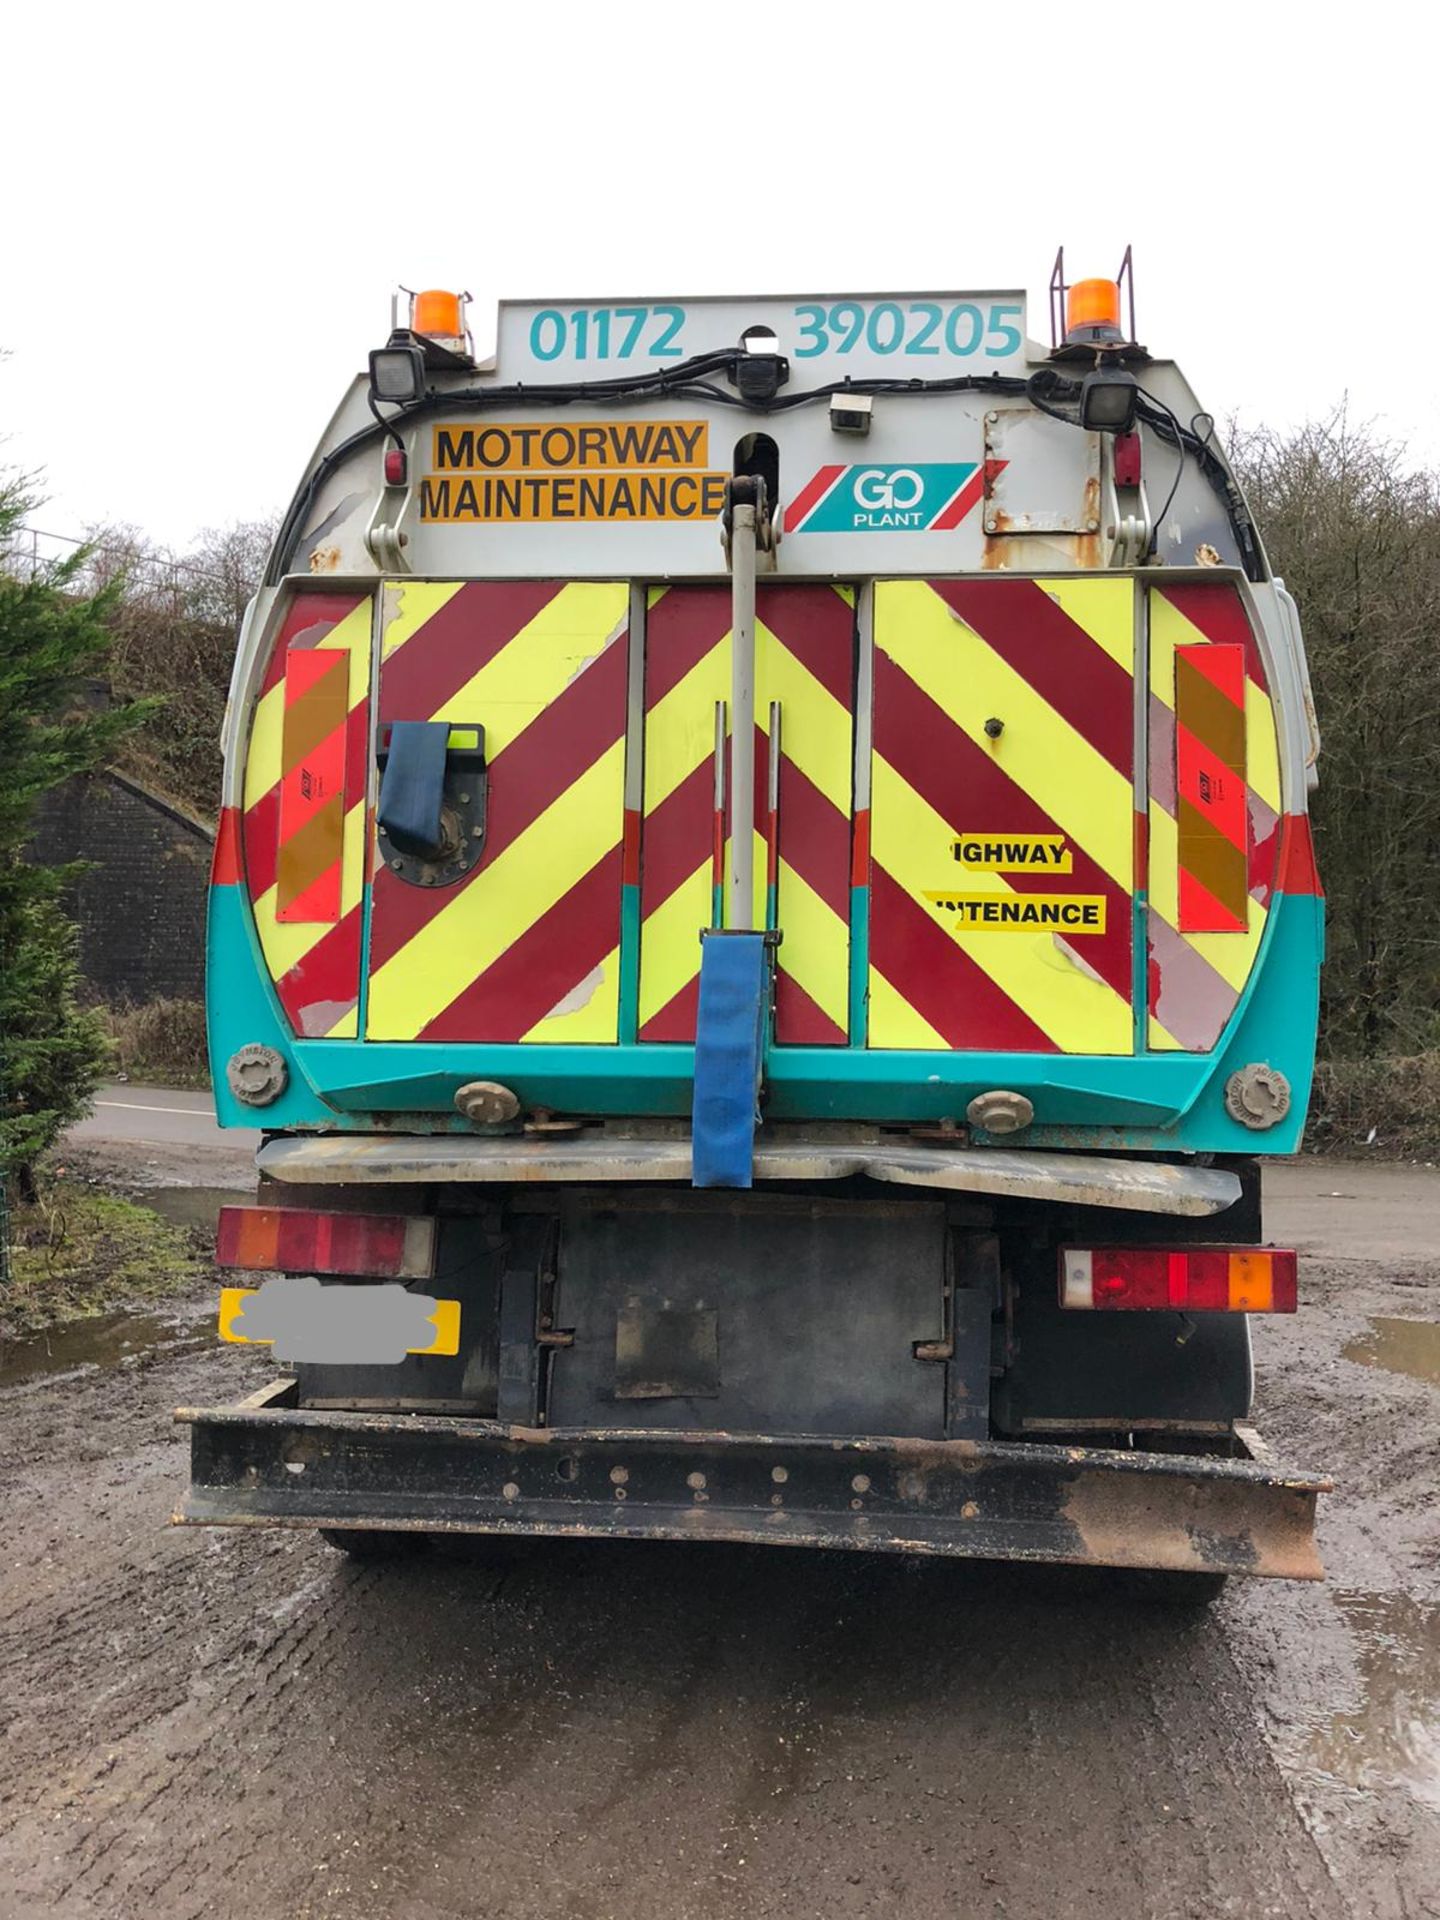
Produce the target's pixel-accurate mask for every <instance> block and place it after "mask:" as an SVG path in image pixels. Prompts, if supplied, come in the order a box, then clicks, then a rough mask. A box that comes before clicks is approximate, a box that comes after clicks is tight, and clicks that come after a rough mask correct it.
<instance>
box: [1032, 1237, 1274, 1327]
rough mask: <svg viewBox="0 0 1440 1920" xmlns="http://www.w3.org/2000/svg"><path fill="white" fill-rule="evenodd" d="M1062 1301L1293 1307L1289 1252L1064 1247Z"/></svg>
mask: <svg viewBox="0 0 1440 1920" xmlns="http://www.w3.org/2000/svg"><path fill="white" fill-rule="evenodd" d="M1060 1304H1061V1306H1062V1307H1081V1308H1110V1309H1112V1310H1113V1309H1117V1308H1118V1309H1122V1310H1124V1309H1132V1310H1133V1309H1137V1308H1139V1309H1143V1308H1156V1307H1167V1308H1170V1309H1171V1310H1172V1311H1178V1312H1181V1313H1294V1311H1295V1304H1296V1301H1295V1255H1294V1254H1293V1253H1290V1252H1286V1251H1282V1250H1281V1249H1280V1248H1278V1247H1186V1248H1173V1247H1062V1248H1061V1250H1060Z"/></svg>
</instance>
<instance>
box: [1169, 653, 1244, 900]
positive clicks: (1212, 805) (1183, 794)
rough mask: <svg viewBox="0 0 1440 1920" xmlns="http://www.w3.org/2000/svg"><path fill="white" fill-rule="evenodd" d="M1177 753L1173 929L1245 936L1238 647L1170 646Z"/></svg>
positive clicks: (1240, 662)
mask: <svg viewBox="0 0 1440 1920" xmlns="http://www.w3.org/2000/svg"><path fill="white" fill-rule="evenodd" d="M1175 755H1176V802H1177V812H1176V839H1177V852H1178V856H1179V861H1180V874H1179V886H1180V898H1179V929H1180V931H1181V932H1182V933H1233V932H1241V933H1243V932H1244V930H1245V926H1246V922H1247V904H1248V899H1249V892H1250V822H1249V814H1248V807H1247V801H1248V789H1247V786H1246V778H1245V655H1244V652H1243V650H1242V649H1241V648H1240V647H1236V646H1231V645H1230V644H1229V643H1228V642H1222V643H1221V644H1219V645H1217V646H1205V647H1177V648H1176V650H1175Z"/></svg>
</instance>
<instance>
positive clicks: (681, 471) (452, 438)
mask: <svg viewBox="0 0 1440 1920" xmlns="http://www.w3.org/2000/svg"><path fill="white" fill-rule="evenodd" d="M709 434H710V430H709V427H708V425H707V424H706V422H705V421H703V420H647V421H635V420H623V421H621V420H604V421H591V422H587V423H585V424H584V425H570V424H560V423H557V422H555V421H553V420H546V421H507V422H505V423H504V424H501V423H498V422H478V421H477V422H470V423H461V424H458V425H457V424H451V425H446V426H437V427H435V428H434V429H433V432H432V436H431V471H430V473H428V474H427V475H426V476H425V477H424V478H423V479H422V481H421V485H420V518H421V520H422V521H431V522H439V523H442V524H455V523H467V522H468V523H475V522H484V521H533V520H574V521H582V522H593V521H606V520H714V519H716V518H717V517H718V516H719V514H720V512H721V510H722V509H723V507H724V505H725V482H726V480H727V478H728V477H729V476H728V475H727V474H726V473H724V472H722V471H713V470H711V469H710V467H709V465H708V460H709Z"/></svg>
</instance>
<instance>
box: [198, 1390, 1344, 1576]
mask: <svg viewBox="0 0 1440 1920" xmlns="http://www.w3.org/2000/svg"><path fill="white" fill-rule="evenodd" d="M293 1391H294V1388H293V1383H291V1382H277V1383H276V1384H275V1385H274V1386H273V1387H270V1388H267V1389H265V1390H264V1391H263V1392H262V1393H260V1394H256V1395H254V1396H252V1398H251V1399H250V1400H249V1401H247V1402H245V1403H243V1404H242V1405H240V1406H236V1407H229V1408H200V1409H196V1408H182V1409H180V1411H179V1412H178V1413H177V1414H176V1418H177V1420H180V1421H182V1422H185V1423H188V1425H189V1426H190V1429H191V1486H190V1490H189V1493H188V1494H187V1496H186V1498H185V1501H184V1503H183V1505H182V1506H181V1508H180V1510H179V1512H178V1513H177V1514H176V1515H175V1519H176V1521H177V1522H179V1523H181V1524H184V1525H191V1526H195V1525H202V1526H203V1525H222V1526H309V1527H340V1528H343V1527H370V1528H382V1529H393V1530H396V1531H402V1532H403V1531H415V1532H428V1533H500V1534H569V1535H588V1536H593V1537H597V1538H602V1539H612V1538H617V1539H634V1538H652V1539H669V1540H726V1541H748V1542H756V1543H763V1544H770V1545H780V1546H808V1547H851V1548H862V1549H868V1550H871V1551H878V1552H901V1553H924V1554H939V1555H949V1556H954V1557H958V1558H973V1559H996V1560H1044V1561H1062V1562H1067V1563H1071V1564H1090V1565H1096V1566H1114V1567H1162V1568H1173V1569H1175V1570H1177V1571H1190V1572H1226V1573H1248V1574H1261V1575H1269V1576H1272V1577H1276V1578H1283V1579H1293V1580H1318V1579H1320V1578H1322V1577H1323V1570H1322V1568H1321V1565H1320V1559H1319V1555H1318V1552H1317V1550H1316V1545H1315V1501H1316V1497H1317V1496H1318V1495H1319V1494H1321V1493H1325V1492H1328V1491H1329V1482H1328V1481H1325V1480H1323V1479H1317V1478H1314V1477H1312V1476H1307V1475H1303V1474H1294V1473H1287V1472H1284V1471H1282V1470H1280V1469H1278V1468H1276V1467H1275V1466H1274V1465H1272V1464H1271V1463H1269V1462H1268V1460H1267V1459H1266V1458H1265V1457H1264V1449H1263V1448H1262V1447H1261V1445H1260V1443H1259V1440H1258V1436H1253V1435H1247V1436H1246V1440H1247V1444H1248V1445H1249V1446H1250V1449H1251V1451H1250V1457H1248V1458H1244V1459H1228V1460H1214V1459H1207V1458H1202V1457H1198V1456H1189V1455H1183V1454H1160V1453H1141V1452H1115V1451H1110V1450H1108V1449H1101V1448H1088V1447H1077V1446H1053V1445H1038V1444H1034V1443H1031V1442H1021V1441H992V1440H985V1441H969V1440H947V1441H930V1440H887V1439H879V1440H877V1439H863V1440H862V1439H845V1440H840V1439H829V1438H805V1437H799V1438H797V1437H793V1436H785V1437H779V1438H774V1437H770V1436H767V1435H762V1434H732V1433H671V1432H656V1431H640V1432H637V1431H624V1430H610V1429H606V1430H590V1429H572V1430H560V1429H557V1430H554V1431H548V1432H547V1431H534V1430H530V1429H525V1428H516V1427H505V1426H500V1425H497V1424H496V1423H494V1422H491V1421H485V1420H473V1419H463V1418H455V1417H449V1416H437V1415H431V1414H408V1413H358V1412H357V1413H330V1412H301V1411H297V1410H296V1409H294V1408H293V1407H290V1406H287V1405H286V1404H285V1400H286V1397H287V1395H293Z"/></svg>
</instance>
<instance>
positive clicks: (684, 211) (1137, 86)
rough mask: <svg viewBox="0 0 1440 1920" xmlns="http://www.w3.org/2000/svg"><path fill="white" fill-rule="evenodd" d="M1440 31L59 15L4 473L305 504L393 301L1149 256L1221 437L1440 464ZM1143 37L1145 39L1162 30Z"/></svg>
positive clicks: (1389, 10)
mask: <svg viewBox="0 0 1440 1920" xmlns="http://www.w3.org/2000/svg"><path fill="white" fill-rule="evenodd" d="M1435 18H1436V16H1435V15H1433V14H1432V13H1431V12H1430V11H1429V9H1428V8H1423V7H1419V6H1405V7H1401V6H1398V5H1394V4H1391V0H1370V3H1369V4H1368V5H1366V6H1364V7H1363V8H1361V9H1354V10H1352V9H1350V8H1344V9H1340V8H1332V9H1325V8H1320V7H1315V6H1306V7H1303V8H1302V7H1300V6H1298V5H1295V6H1276V5H1272V4H1269V0H1249V4H1246V5H1230V4H1217V3H1216V0H1201V3H1197V4H1191V5H1186V4H1174V0H1172V3H1171V4H1170V5H1167V6H1163V7H1152V8H1148V9H1136V8H1132V9H1125V8H1113V7H1099V8H1097V7H1095V6H1093V5H1078V4H1077V5H1073V6H1066V7H1061V6H1054V5H1050V4H1048V0H1046V3H1045V4H1037V3H1036V0H1030V4H1027V5H1026V6H1025V7H1023V8H1006V7H999V6H986V7H984V8H978V7H967V6H965V5H963V4H950V5H943V6H940V5H930V4H926V3H925V0H909V4H907V5H904V6H890V7H879V8H872V7H865V8H863V9H862V8H860V7H858V6H856V5H854V4H851V5H843V4H840V5H830V6H823V7H822V6H810V5H800V4H795V0H781V3H780V4H778V5H765V4H763V0H749V3H748V4H746V5H744V6H742V7H721V6H703V7H702V6H699V5H693V4H689V3H688V0H668V4H666V5H663V6H660V7H648V6H635V7H618V6H614V5H610V6H600V5H595V4H591V5H583V6H574V5H570V4H568V0H541V3H540V4H533V0H524V3H523V4H519V5H514V6H500V5H494V4H490V5H484V6H460V7H415V6H413V5H391V6H385V5H372V4H368V3H366V4H361V3H360V0H351V4H346V5H317V4H311V3H310V0H288V4H284V5H278V6H277V5H273V4H269V0H245V3H244V4H234V5H228V6H209V7H206V6H197V5H195V4H193V0H191V3H190V4H186V5H183V6H169V5H157V4H147V0H134V3H133V4H130V5H114V4H106V5H95V4H93V0H78V3H77V4H71V5H67V6H59V5H54V4H51V5H41V6H26V7H24V8H23V9H20V10H17V11H16V14H15V15H14V16H12V18H11V19H10V21H9V22H8V24H7V27H6V31H5V38H4V59H5V67H6V79H7V85H6V88H5V106H4V110H3V115H0V152H3V158H4V180H5V187H6V201H7V207H6V213H5V218H4V226H3V229H0V232H3V251H0V348H4V349H8V353H9V357H8V359H6V360H5V361H4V362H3V363H0V434H5V435H7V436H8V439H7V442H6V444H5V445H4V446H0V460H4V461H6V462H8V463H9V464H11V465H18V466H21V467H25V468H28V469H38V470H40V471H41V472H42V474H43V491H44V493H45V494H46V495H47V496H48V499H47V501H46V504H45V505H44V506H43V507H42V508H41V509H40V510H39V512H38V514H37V516H36V518H37V521H38V523H39V524H40V525H42V526H46V527H54V528H57V529H59V530H60V531H62V532H68V531H79V530H80V529H81V528H82V527H84V526H85V525H87V524H90V523H93V522H97V521H129V522H133V523H134V524H136V525H137V526H139V527H141V528H143V529H145V530H146V531H147V532H149V533H150V534H152V535H154V536H155V537H156V538H158V539H160V540H162V541H166V542H171V543H176V544H180V545H183V544H185V543H186V542H188V541H189V540H190V539H191V537H192V536H193V535H194V534H195V532H196V531H197V530H198V529H199V528H200V527H202V526H205V525H216V524H223V523H224V522H226V521H230V520H234V519H248V518H253V517H256V516H259V515H262V514H266V513H270V512H274V511H276V510H277V509H278V508H280V507H281V506H282V505H283V504H284V502H285V500H286V499H287V498H288V496H289V494H290V493H291V491H292V490H293V488H294V486H295V484H296V482H297V480H298V477H299V474H300V471H301V467H302V465H303V463H304V461H305V459H306V457H307V456H308V453H309V451H310V449H311V447H312V446H313V444H314V442H315V440H316V438H317V437H318V435H319V433H320V431H321V429H322V428H323V426H324V424H325V421H326V419H327V418H328V416H329V414H330V412H331V410H332V409H333V407H334V405H335V403H336V401H337V400H338V398H339V396H340V394H341V392H342V390H343V388H344V385H345V383H346V381H347V379H348V377H349V375H350V374H351V372H352V371H353V370H354V369H355V368H356V367H358V366H360V365H361V364H363V361H364V356H365V353H366V351H367V350H368V349H369V348H370V347H371V346H373V345H377V344H379V343H380V342H381V341H382V340H383V338H384V335H385V333H386V331H387V329H388V322H389V294H390V290H391V288H392V286H394V285H395V284H396V283H397V282H403V283H405V284H407V285H410V286H419V287H423V286H452V287H460V286H465V287H468V288H470V289H471V291H472V292H473V293H474V294H475V296H476V306H475V308H474V309H473V313H474V317H475V324H476V331H477V333H478V334H479V335H480V336H481V337H482V339H484V338H486V337H488V335H489V333H490V330H491V326H492V317H493V306H494V302H495V300H496V299H497V298H498V297H499V296H500V295H502V294H504V295H509V296H512V297H517V298H519V297H527V296H533V295H551V294H554V295H566V296H614V295H631V296H636V295H640V296H664V295H667V294H681V295H684V294H700V293H723V292H731V291H740V292H759V291H774V292H783V293H797V294H799V293H804V292H806V291H812V290H814V291H824V292H840V291H843V290H855V291H866V292H868V291H872V290H880V289H884V290H887V291H896V292H918V291H951V290H964V289H967V288H976V289H988V288H991V287H1010V286H1025V287H1028V289H1029V291H1030V296H1031V302H1032V306H1031V331H1032V333H1035V334H1037V335H1043V334H1044V333H1045V331H1046V323H1045V319H1044V306H1043V301H1044V288H1045V285H1046V283H1047V281H1048V277H1049V271H1050V264H1051V261H1052V259H1053V257H1054V252H1055V247H1056V244H1057V242H1059V241H1063V242H1064V243H1065V248H1066V258H1067V263H1068V264H1069V266H1070V268H1071V270H1072V272H1073V273H1075V274H1077V275H1078V274H1085V273H1107V272H1112V271H1113V270H1114V268H1115V266H1116V264H1117V262H1118V260H1119V257H1120V254H1121V252H1122V250H1123V248H1124V246H1125V244H1126V242H1127V241H1128V242H1131V243H1133V245H1134V248H1135V254H1136V280H1137V286H1138V302H1139V332H1140V335H1141V338H1142V339H1143V340H1144V341H1145V342H1146V343H1147V344H1148V345H1149V346H1150V348H1151V350H1152V351H1153V352H1156V353H1162V354H1165V355H1169V356H1172V357H1173V358H1175V359H1177V360H1178V361H1179V362H1180V363H1181V365H1182V366H1183V367H1184V368H1185V370H1186V371H1187V373H1188V374H1189V375H1190V378H1191V380H1192V381H1193V382H1194V384H1195V386H1196V388H1197V389H1198V391H1199V393H1200V396H1201V399H1202V401H1203V402H1204V404H1205V405H1206V406H1208V407H1209V408H1210V409H1211V410H1212V411H1213V412H1215V413H1216V414H1217V415H1220V416H1222V417H1223V416H1225V415H1228V414H1229V413H1231V412H1233V411H1238V412H1239V413H1240V415H1241V417H1242V418H1243V419H1245V420H1247V421H1251V422H1256V421H1261V420H1264V421H1269V422H1272V423H1275V424H1277V425H1288V424H1291V423H1294V422H1297V421H1299V420H1301V419H1303V418H1305V417H1306V416H1307V415H1312V414H1320V413H1324V412H1325V411H1327V410H1328V409H1330V408H1331V407H1333V406H1334V405H1335V404H1337V403H1338V402H1339V400H1340V399H1341V397H1342V396H1343V395H1344V394H1346V393H1347V392H1348V395H1349V399H1350V406H1351V410H1352V413H1353V414H1354V415H1356V416H1357V417H1360V418H1371V417H1374V418H1377V419H1378V420H1379V421H1380V423H1381V424H1382V425H1383V427H1384V428H1385V429H1386V430H1387V431H1389V432H1391V433H1393V434H1394V435H1395V436H1397V437H1399V438H1401V439H1404V440H1407V441H1408V442H1409V443H1410V447H1411V451H1412V455H1413V457H1415V458H1418V459H1423V460H1425V461H1427V462H1440V374H1437V371H1436V369H1437V366H1440V355H1437V352H1436V348H1435V346H1434V344H1433V343H1432V342H1430V341H1429V340H1428V339H1427V334H1428V332H1429V331H1430V329H1432V328H1436V327H1440V266H1437V263H1440V247H1437V244H1436V241H1435V237H1434V225H1435V206H1434V195H1435V184H1436V179H1437V164H1436V158H1435V155H1436V150H1437V120H1440V103H1437V99H1436V95H1435V62H1436V53H1437V39H1440V30H1437V27H1436V25H1435ZM1142 22H1143V26H1142Z"/></svg>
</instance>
